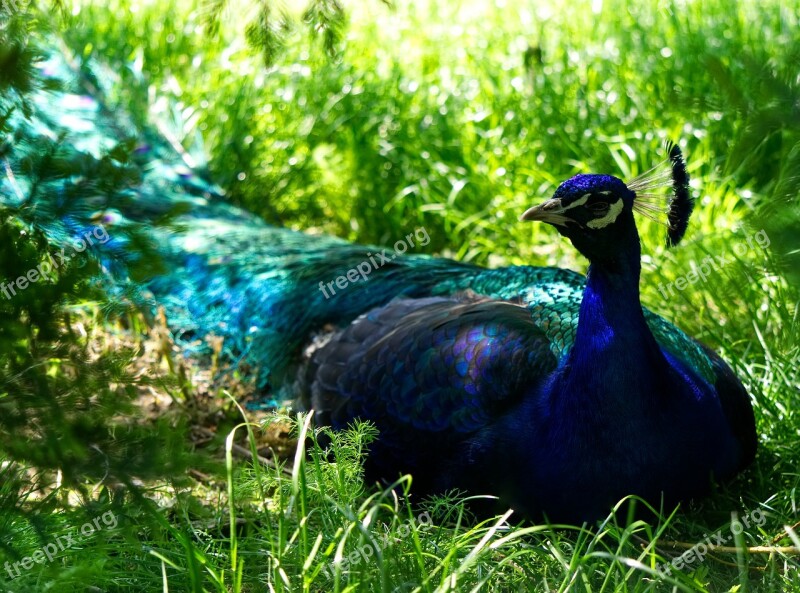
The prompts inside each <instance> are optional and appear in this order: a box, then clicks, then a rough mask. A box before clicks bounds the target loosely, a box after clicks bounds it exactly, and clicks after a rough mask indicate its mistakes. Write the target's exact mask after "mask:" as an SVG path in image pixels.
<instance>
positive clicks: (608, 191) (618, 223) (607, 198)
mask: <svg viewBox="0 0 800 593" xmlns="http://www.w3.org/2000/svg"><path fill="white" fill-rule="evenodd" d="M668 148H669V159H668V160H666V161H664V163H661V164H659V165H657V166H656V167H654V168H653V169H651V170H650V171H647V172H646V173H644V174H643V175H640V176H639V177H637V178H635V179H634V180H633V181H631V182H629V183H628V184H625V183H624V182H623V181H622V180H621V179H618V178H617V177H613V176H612V175H576V176H575V177H572V178H570V179H568V180H567V181H565V182H564V183H562V184H561V185H560V186H559V187H558V189H557V190H556V192H555V194H553V197H552V198H550V199H549V200H547V201H546V202H544V203H543V204H539V205H538V206H534V207H533V208H529V209H528V210H526V211H525V213H524V214H523V215H522V216H521V217H520V220H539V221H542V222H546V223H549V224H551V225H553V226H554V227H556V229H557V230H558V232H559V233H561V234H562V235H564V236H565V237H567V238H568V239H569V240H570V241H572V244H573V245H575V247H576V248H577V249H578V250H579V251H580V252H581V253H583V254H584V255H585V256H586V257H588V258H589V259H595V258H599V257H605V256H611V257H613V256H614V254H615V253H616V252H617V251H618V249H619V244H620V241H621V240H623V239H626V240H627V239H630V238H631V237H633V236H636V223H635V222H634V219H633V212H634V211H636V212H638V213H639V214H642V215H643V216H646V217H647V218H650V219H651V220H654V221H656V222H659V223H663V224H665V225H666V226H667V227H668V231H667V246H669V247H672V246H674V245H677V244H678V242H679V241H680V240H681V238H683V235H684V233H685V232H686V228H687V226H688V224H689V216H690V215H691V213H692V208H693V202H692V199H691V197H690V194H689V177H688V174H687V173H686V165H685V163H684V161H683V155H682V154H681V151H680V148H678V146H677V145H670V146H669V147H668ZM665 186H670V187H671V189H672V191H671V192H670V194H669V195H668V196H667V197H666V198H665V196H664V195H663V192H660V191H659V190H661V189H662V188H663V187H665ZM660 214H666V220H664V219H663V218H664V217H661V216H659V215H660ZM637 240H638V239H637Z"/></svg>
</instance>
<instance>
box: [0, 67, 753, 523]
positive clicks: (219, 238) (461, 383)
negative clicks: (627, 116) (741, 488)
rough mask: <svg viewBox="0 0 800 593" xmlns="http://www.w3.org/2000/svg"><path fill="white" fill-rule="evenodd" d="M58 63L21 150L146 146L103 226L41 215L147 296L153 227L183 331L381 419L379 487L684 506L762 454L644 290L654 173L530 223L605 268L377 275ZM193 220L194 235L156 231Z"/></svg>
mask: <svg viewBox="0 0 800 593" xmlns="http://www.w3.org/2000/svg"><path fill="white" fill-rule="evenodd" d="M45 68H46V69H47V68H49V69H51V70H52V71H53V72H52V73H51V75H52V76H59V77H60V78H59V80H60V81H61V84H62V85H63V87H62V89H61V90H60V91H58V92H52V91H51V92H42V93H41V94H40V95H38V96H37V98H36V103H35V109H34V110H33V112H31V113H29V114H28V115H27V117H24V118H22V117H21V118H20V120H19V124H18V127H17V138H16V141H17V143H18V145H20V146H23V145H26V144H25V143H27V144H28V145H30V144H31V142H33V141H34V140H35V139H37V138H40V137H42V136H43V135H44V136H47V137H52V138H58V139H59V142H60V143H61V144H62V145H67V146H68V147H69V149H70V151H71V154H74V155H78V156H79V157H80V158H85V159H88V160H89V161H91V162H103V159H104V158H109V157H108V154H109V151H111V152H113V151H114V150H115V147H117V146H118V145H119V140H120V138H126V137H127V138H130V137H134V138H137V140H135V141H134V149H133V152H132V155H131V156H130V157H129V158H127V159H123V160H124V163H122V164H119V163H117V164H118V165H119V166H120V168H121V170H122V171H124V172H126V174H127V175H128V177H126V180H127V181H126V183H125V188H124V191H121V192H117V193H116V194H114V195H109V193H108V192H106V193H105V194H103V195H102V196H101V197H98V196H90V197H89V198H86V199H85V200H84V202H85V208H84V216H83V217H81V216H75V215H74V214H72V215H70V216H69V217H67V216H63V217H60V216H59V214H58V209H57V208H50V209H40V211H39V212H38V214H37V215H36V216H35V217H33V218H29V220H30V221H31V224H34V225H37V226H38V227H39V228H40V229H42V230H43V231H45V232H46V233H48V234H49V236H51V238H52V239H53V240H54V241H64V240H66V239H68V238H69V237H70V236H73V235H74V234H76V233H79V232H80V231H81V230H82V229H85V228H86V227H87V225H91V224H97V221H102V222H103V224H105V225H106V228H107V230H108V234H109V236H110V237H111V240H110V241H108V243H106V244H104V245H103V246H102V249H98V251H97V256H98V257H99V258H100V259H101V260H102V261H103V262H104V265H105V267H106V269H107V271H108V277H109V282H112V279H113V282H114V283H115V284H114V286H119V285H124V284H125V283H127V284H131V283H133V284H134V285H137V288H139V287H141V284H142V282H141V281H139V282H137V281H136V280H135V279H131V277H130V275H126V273H125V270H126V266H127V265H129V264H130V261H129V260H130V257H131V256H130V251H131V250H130V249H128V246H129V245H130V236H131V232H130V229H132V228H135V229H143V228H144V229H146V231H147V236H148V240H149V241H151V242H152V244H153V245H155V246H156V248H157V250H158V251H159V253H160V254H161V256H162V257H163V259H164V261H165V262H166V264H167V265H166V266H165V271H164V273H162V274H160V275H158V276H156V277H155V278H154V279H152V280H149V281H148V282H147V283H146V288H147V290H148V291H150V292H151V293H152V295H153V298H154V301H155V302H156V303H158V304H160V305H163V306H165V307H166V309H167V312H168V319H169V320H170V322H171V324H172V326H173V329H174V331H175V334H176V336H178V337H179V338H180V339H183V340H185V341H186V342H189V341H191V340H192V339H195V338H198V337H203V336H206V335H208V334H211V333H213V334H216V335H218V336H221V337H223V338H224V344H225V348H226V352H227V354H228V355H229V356H230V357H232V358H233V359H235V360H246V361H248V362H249V363H250V365H251V366H252V367H253V368H255V369H256V372H257V373H258V376H259V381H260V384H261V385H262V386H264V387H265V388H267V389H272V390H273V392H275V393H282V394H285V395H287V396H290V397H292V398H296V400H297V402H298V406H300V407H305V408H308V409H313V410H315V413H316V418H317V421H318V422H320V423H323V424H327V425H330V426H332V427H334V428H335V429H341V428H344V427H346V426H347V425H348V424H350V423H351V422H352V421H353V420H354V419H356V418H360V419H363V420H369V421H371V422H373V423H374V424H375V425H376V426H377V428H378V430H379V437H378V439H377V441H376V442H375V443H373V445H372V446H371V448H370V452H369V455H368V457H367V460H366V465H365V469H366V473H367V478H368V479H369V480H383V481H388V482H391V481H393V480H394V479H395V478H397V477H398V476H399V475H401V474H405V473H410V474H412V476H413V490H414V492H415V493H417V494H419V495H422V494H426V493H435V492H444V491H447V490H451V489H459V490H463V491H467V492H471V493H475V494H493V495H496V496H498V497H499V498H500V499H501V501H502V503H503V504H506V505H511V506H512V507H513V508H515V509H516V510H518V511H519V512H521V513H523V514H526V515H529V516H534V517H535V516H539V515H541V514H542V513H544V514H546V515H547V516H548V517H549V518H550V519H552V520H556V521H582V520H589V519H593V518H596V517H598V516H599V515H601V514H603V513H605V512H606V511H607V510H608V509H609V508H610V507H611V506H612V505H613V504H614V503H616V502H617V501H618V500H619V499H620V498H622V497H624V496H626V495H629V494H635V495H639V496H641V497H643V498H645V499H647V500H650V501H652V502H653V503H654V504H656V505H657V504H658V503H659V501H660V499H661V496H662V494H663V496H664V499H665V501H666V503H667V504H672V503H674V502H677V501H680V500H685V499H688V498H691V497H695V496H699V495H702V494H704V493H705V492H707V491H708V489H709V487H710V485H711V483H712V481H715V480H725V479H727V478H730V477H731V476H733V475H734V474H735V473H737V472H738V471H739V470H741V469H742V468H743V467H744V466H746V465H747V464H748V463H749V462H750V461H751V460H752V459H753V457H754V454H755V448H756V437H755V427H754V419H753V412H752V407H751V404H750V400H749V397H748V395H747V393H746V391H745V389H744V388H743V386H742V385H741V383H740V381H739V380H738V379H737V378H736V376H735V375H734V373H733V372H732V370H731V369H730V368H729V367H728V365H727V364H726V363H725V362H724V361H723V360H722V359H720V358H719V357H718V356H717V355H716V354H715V353H713V352H712V351H710V350H709V349H707V348H705V347H704V346H703V345H701V344H700V343H698V342H697V341H695V340H694V339H692V338H691V337H689V336H687V335H686V334H685V333H684V332H682V331H681V330H680V329H678V328H677V327H675V326H674V325H672V324H671V323H669V322H667V321H666V320H664V319H663V318H661V317H659V316H658V315H656V314H654V313H652V312H650V311H649V310H647V309H645V308H643V307H642V306H641V303H640V301H639V281H640V270H641V266H640V247H639V236H638V233H637V230H636V224H635V221H634V217H633V211H634V209H638V208H646V204H645V201H646V200H647V199H649V197H648V196H649V194H648V191H649V189H648V188H649V187H650V186H651V185H652V184H650V185H648V184H647V183H646V182H647V180H645V182H642V183H640V184H639V185H637V184H636V183H631V184H628V185H626V184H624V183H623V182H622V181H620V180H619V179H616V178H614V177H611V176H606V175H579V176H577V177H574V178H572V179H570V180H568V181H567V182H565V183H564V184H562V186H561V187H559V189H558V190H557V191H556V193H555V195H554V196H553V198H552V199H550V200H548V201H546V202H544V203H543V204H542V205H540V206H538V207H536V208H532V209H530V210H529V211H528V212H526V213H525V215H524V216H523V218H524V219H526V220H538V221H542V222H545V223H548V224H551V225H553V226H554V227H555V228H556V229H557V230H558V231H559V233H561V234H562V235H563V236H565V237H566V238H568V239H569V240H570V241H571V242H572V243H573V244H574V245H575V247H576V248H577V249H578V250H579V251H580V252H581V253H582V254H583V255H584V256H585V257H587V258H588V259H589V261H590V267H589V272H588V275H587V276H586V277H585V278H584V277H583V276H581V275H580V274H577V273H575V272H572V271H569V270H564V269H558V268H548V267H533V266H512V267H506V268H500V269H485V268H482V267H478V266H474V265H470V264H466V263H461V262H456V261H451V260H447V259H442V258H434V257H428V256H424V255H397V256H396V257H382V258H380V265H377V260H375V259H374V257H375V256H376V255H377V254H379V253H382V252H383V249H382V248H380V247H376V246H360V245H353V244H350V243H347V242H345V241H342V240H340V239H336V238H332V237H323V236H311V235H307V234H303V233H298V232H294V231H290V230H287V229H281V228H274V227H271V226H269V225H267V224H265V223H263V222H262V221H260V220H259V219H257V218H256V217H254V216H252V215H250V214H248V213H246V212H243V211H241V210H239V209H237V208H235V207H233V206H231V205H229V204H226V203H225V201H224V198H223V196H222V195H221V192H220V190H218V189H217V188H215V187H214V186H212V185H211V184H209V183H207V182H205V181H204V180H203V179H202V178H200V177H199V176H198V175H197V174H196V173H195V172H194V171H193V170H192V169H191V168H190V167H188V166H187V164H186V162H185V159H182V158H181V155H178V154H177V153H175V152H174V151H172V150H170V149H169V148H168V147H167V145H166V144H165V143H164V142H163V141H161V140H160V139H159V138H158V137H157V135H155V134H152V133H149V134H147V135H145V136H144V139H142V136H141V135H139V134H138V133H137V132H136V131H135V130H133V129H132V126H131V125H130V124H128V123H127V122H125V121H124V120H123V117H124V116H123V115H120V114H118V113H111V112H109V111H107V110H105V109H104V108H103V106H102V102H99V101H98V100H97V97H96V96H92V95H90V94H87V90H86V89H87V87H86V86H85V84H84V83H83V82H82V81H81V80H80V79H79V78H76V77H74V76H72V77H70V76H67V75H65V74H64V71H65V70H64V68H63V64H62V65H60V66H59V65H58V64H56V65H55V66H54V65H53V61H52V60H51V61H50V62H48V63H46V64H45ZM93 94H94V95H96V92H95V91H93ZM104 155H105V156H104ZM672 157H673V158H672V167H671V172H672V174H673V179H674V183H675V188H676V195H677V196H678V199H677V200H676V202H675V205H674V206H673V208H672V210H671V212H670V223H671V229H672V230H671V234H670V240H671V242H672V243H677V241H678V240H680V237H681V235H682V234H683V232H684V231H685V229H686V223H687V222H688V216H689V213H690V211H691V204H690V202H689V201H688V192H687V188H686V185H687V178H686V176H685V170H684V169H683V167H682V161H681V159H680V154H679V152H677V153H676V152H673V154H672ZM24 159H25V151H24V150H23V149H19V150H16V151H13V152H11V153H10V155H8V156H7V157H4V160H5V164H6V175H5V176H4V177H3V180H2V185H0V190H2V192H3V203H4V205H5V206H6V207H11V208H17V211H22V210H24V208H25V204H26V203H27V202H29V201H30V195H29V194H30V193H31V192H32V191H33V190H34V189H37V190H39V191H40V190H41V187H42V184H41V183H34V182H33V181H32V180H29V179H26V171H27V170H28V169H26V167H25V164H24ZM112 160H113V159H112ZM115 166H116V165H115ZM650 181H652V179H651V180H650ZM48 183H49V184H50V186H49V187H50V189H51V190H52V191H51V193H49V194H48V195H53V194H52V192H53V191H54V192H56V193H58V192H60V193H61V194H66V193H69V191H70V188H74V187H75V186H76V185H80V184H81V183H85V179H84V178H82V177H81V176H80V175H72V176H64V175H60V176H54V178H53V179H50V180H48ZM26 201H27V202H26ZM175 212H181V214H179V215H178V217H177V223H178V225H177V227H176V226H175V225H173V226H171V227H167V228H162V227H154V226H151V225H150V224H149V223H150V222H151V221H153V220H155V219H157V218H159V217H161V216H163V215H164V214H165V213H173V214H174V213H175ZM178 227H179V228H180V230H176V228H178ZM370 258H373V259H370ZM365 261H371V262H372V263H373V264H374V265H371V266H370V272H369V275H368V277H363V278H361V279H359V280H358V281H352V282H350V283H349V284H348V285H347V286H346V288H339V289H338V290H336V291H335V293H334V292H333V290H325V288H330V289H333V288H334V287H333V286H331V285H328V284H327V283H328V282H329V281H330V280H333V279H335V278H338V277H340V276H342V275H346V274H347V272H348V271H350V270H358V269H360V268H359V266H360V265H363V264H364V262H365Z"/></svg>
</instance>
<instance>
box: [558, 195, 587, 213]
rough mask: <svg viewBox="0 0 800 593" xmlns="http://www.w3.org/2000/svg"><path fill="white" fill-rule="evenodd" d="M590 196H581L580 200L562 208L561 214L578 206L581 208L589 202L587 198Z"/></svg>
mask: <svg viewBox="0 0 800 593" xmlns="http://www.w3.org/2000/svg"><path fill="white" fill-rule="evenodd" d="M591 196H592V194H590V193H589V194H583V195H582V196H581V197H580V198H578V199H577V200H575V201H574V202H572V204H569V205H568V206H564V209H563V210H562V212H566V211H567V210H572V209H573V208H577V207H578V206H583V205H584V204H585V203H586V202H588V201H589V198H590V197H591Z"/></svg>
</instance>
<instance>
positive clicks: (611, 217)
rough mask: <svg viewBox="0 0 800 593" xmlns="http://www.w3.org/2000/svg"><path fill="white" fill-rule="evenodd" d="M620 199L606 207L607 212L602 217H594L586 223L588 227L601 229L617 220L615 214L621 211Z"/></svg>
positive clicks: (617, 214)
mask: <svg viewBox="0 0 800 593" xmlns="http://www.w3.org/2000/svg"><path fill="white" fill-rule="evenodd" d="M622 206H623V205H622V200H617V201H616V202H614V203H613V204H611V206H609V207H608V212H607V213H606V215H605V216H604V217H603V218H596V219H594V220H590V221H589V222H587V223H586V226H588V227H589V228H590V229H602V228H605V227H607V226H608V225H610V224H611V223H612V222H614V221H615V220H617V216H619V213H620V212H622Z"/></svg>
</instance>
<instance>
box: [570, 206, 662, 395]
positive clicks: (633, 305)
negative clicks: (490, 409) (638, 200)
mask: <svg viewBox="0 0 800 593" xmlns="http://www.w3.org/2000/svg"><path fill="white" fill-rule="evenodd" d="M626 231H627V232H626V233H625V234H624V236H623V237H621V240H620V241H619V243H618V244H617V246H616V247H617V248H616V249H615V251H614V254H613V256H609V257H593V258H592V260H591V265H590V266H589V272H588V274H587V278H586V288H585V289H584V292H583V300H582V302H581V308H580V315H579V319H578V328H577V331H576V336H575V343H574V345H573V347H572V350H571V351H570V353H569V356H568V359H567V361H566V364H565V365H564V371H565V372H564V374H563V375H562V377H561V381H562V385H561V386H562V387H563V388H564V389H563V391H562V393H564V394H580V395H573V396H574V397H580V398H581V400H582V402H583V403H584V404H586V403H588V402H590V401H594V402H597V403H598V404H600V403H601V402H604V403H606V404H609V405H613V402H615V401H616V402H617V403H620V404H623V405H626V406H629V405H631V404H632V402H631V401H630V400H631V399H632V398H631V394H634V393H648V392H653V391H656V390H657V382H658V380H659V377H661V378H663V377H664V375H663V374H662V373H661V372H660V371H661V370H663V369H665V367H666V360H665V359H664V357H663V355H662V353H661V350H660V348H659V347H658V344H657V343H656V341H655V338H654V337H653V334H652V333H651V332H650V328H649V327H648V326H647V323H646V322H645V319H644V314H643V313H642V305H641V302H640V300H639V274H640V271H641V263H640V257H641V249H640V246H639V236H638V233H637V232H636V226H635V224H633V222H632V221H631V225H630V227H629V228H628V229H626ZM576 386H583V387H582V388H581V389H574V388H573V387H576ZM559 391H561V390H559Z"/></svg>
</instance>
